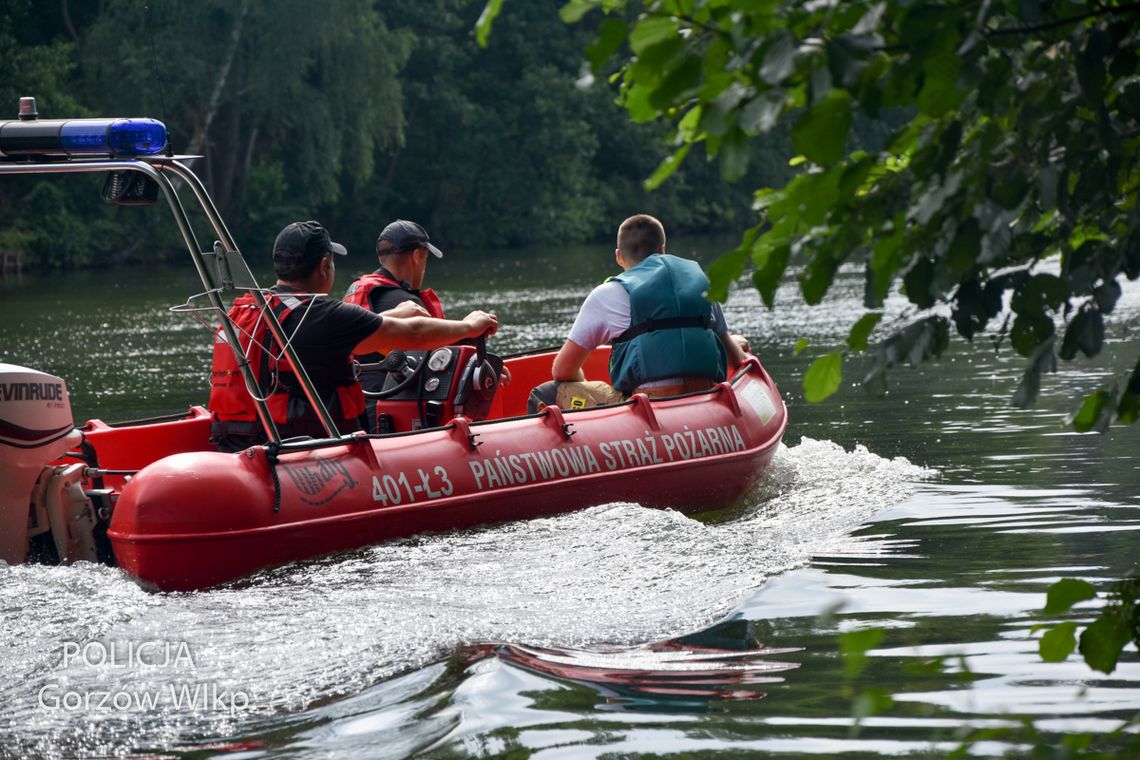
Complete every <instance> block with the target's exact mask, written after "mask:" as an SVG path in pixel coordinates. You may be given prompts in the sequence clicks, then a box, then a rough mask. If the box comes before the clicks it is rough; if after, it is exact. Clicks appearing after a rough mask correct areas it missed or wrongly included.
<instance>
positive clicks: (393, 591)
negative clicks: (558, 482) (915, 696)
mask: <svg viewBox="0 0 1140 760" xmlns="http://www.w3.org/2000/svg"><path fill="white" fill-rule="evenodd" d="M930 474H931V473H930V472H929V471H927V470H923V469H922V468H919V467H915V466H914V465H911V464H910V463H909V462H906V461H905V460H902V459H895V460H886V459H883V458H881V457H878V456H875V455H874V454H872V453H870V452H868V451H867V450H865V449H862V448H857V449H856V450H854V451H845V450H843V449H842V448H841V447H839V446H838V445H836V444H833V443H830V442H824V441H815V440H811V439H803V440H802V441H801V442H800V443H799V444H798V445H796V446H792V447H781V449H780V451H779V452H778V454H777V456H776V458H775V460H774V462H773V464H772V467H771V469H770V471H769V473H768V475H767V476H766V478H765V480H764V482H763V483H762V484H761V485H760V486H759V487H758V489H757V490H756V492H755V493H754V494H753V495H752V496H751V497H750V498H749V499H748V500H747V502H746V504H745V505H743V506H742V507H741V508H740V509H738V510H737V511H736V512H735V513H733V514H722V515H717V516H714V518H713V519H711V520H706V521H699V520H696V519H692V518H689V517H686V516H684V515H681V514H679V513H676V512H672V511H659V510H650V509H644V508H642V507H639V506H637V505H634V504H626V503H617V504H609V505H604V506H600V507H595V508H592V509H588V510H584V511H581V512H577V513H572V514H568V515H562V516H559V517H555V518H549V519H541V520H531V521H525V522H517V523H510V524H504V525H498V526H492V527H488V528H484V529H480V530H469V531H463V532H457V533H451V534H440V535H428V536H416V537H413V538H409V539H404V540H400V541H394V542H390V543H386V544H383V545H379V546H374V547H369V548H366V549H362V550H357V551H354V552H351V553H348V554H341V555H336V556H334V557H329V558H325V559H321V560H317V561H312V562H308V563H302V564H295V565H290V566H288V567H284V568H278V569H275V570H270V571H265V572H262V573H259V574H257V575H256V576H253V577H252V578H248V579H245V580H243V581H241V582H235V583H232V584H229V585H228V586H225V587H222V588H218V589H214V590H211V591H206V592H198V593H192V594H148V593H146V592H143V591H142V590H140V589H139V588H138V586H136V585H135V584H134V583H133V582H131V581H130V580H128V579H127V578H126V577H125V576H124V575H122V574H121V573H119V572H118V571H115V570H110V569H107V568H104V567H97V566H92V565H86V564H83V565H76V566H72V567H33V566H21V567H0V607H2V608H3V609H4V610H5V613H6V614H5V615H4V617H3V621H4V622H3V623H2V624H0V646H2V647H3V651H4V652H6V656H5V657H4V658H3V660H2V661H0V684H2V686H0V746H4V747H8V748H12V749H13V751H16V750H18V751H19V753H20V754H25V755H27V754H35V755H45V756H60V755H63V756H91V755H105V754H113V753H123V752H137V751H142V750H147V749H153V748H156V747H161V748H167V749H169V748H173V747H177V746H179V745H182V744H184V743H186V742H205V741H216V740H219V739H227V738H230V737H233V736H239V735H240V736H250V735H251V734H253V733H256V732H257V731H259V730H268V729H269V727H271V726H272V727H274V728H276V729H280V728H281V727H282V725H283V724H287V723H290V722H296V723H297V724H298V725H299V726H300V725H301V724H304V723H307V722H308V721H310V720H312V719H313V718H314V714H313V712H314V710H317V709H320V708H319V706H320V705H330V704H340V703H343V702H346V701H348V699H349V698H353V695H355V696H356V697H359V696H361V695H363V694H365V693H368V692H370V691H372V690H374V689H376V688H379V687H380V686H381V685H382V684H384V683H388V682H389V681H390V680H391V679H392V677H393V676H396V675H399V674H402V673H408V674H409V676H410V674H411V673H412V672H415V671H417V670H420V669H423V668H425V667H427V666H429V665H431V664H432V663H439V662H440V661H442V660H445V659H447V658H449V657H454V658H458V660H460V661H463V662H466V663H468V664H470V663H473V662H476V661H481V660H485V659H486V658H488V657H491V658H492V659H495V660H497V661H500V662H502V663H506V664H507V665H509V666H510V667H512V668H521V669H523V670H525V671H527V672H530V673H540V674H545V675H547V676H551V677H555V678H562V679H567V680H569V681H573V682H589V683H592V684H595V685H598V684H601V686H600V687H599V688H609V689H613V688H615V687H621V689H624V690H625V691H624V692H623V693H624V694H625V695H626V697H629V698H635V697H637V695H638V694H639V693H640V694H641V696H645V695H646V694H653V695H654V696H655V698H659V697H661V696H662V695H663V694H668V693H672V694H673V696H674V697H676V698H691V697H694V696H701V695H702V694H703V695H704V697H703V698H706V699H707V698H710V697H716V696H718V695H719V696H720V697H724V698H728V697H730V696H731V695H732V694H734V693H739V694H740V695H745V692H747V693H748V694H752V695H755V694H758V693H759V694H761V695H762V693H761V692H757V691H756V690H755V689H753V688H752V687H750V686H748V687H746V688H743V690H742V689H741V684H752V683H759V682H761V681H759V680H757V679H761V678H765V677H767V672H768V671H769V670H773V671H775V670H780V669H783V668H786V667H792V666H794V665H793V664H789V663H787V662H784V661H783V660H784V659H785V658H781V663H780V664H778V665H776V666H771V667H769V666H768V665H756V664H754V663H753V664H748V663H750V662H751V660H750V659H749V658H754V657H755V655H757V654H763V653H764V652H763V651H759V650H750V649H747V647H737V648H738V649H743V650H744V651H745V653H746V655H747V656H744V655H740V654H739V653H738V654H733V655H730V654H725V653H721V654H719V655H717V654H715V653H712V654H711V655H710V656H709V657H706V658H695V659H694V657H693V655H692V654H691V652H690V654H688V655H683V656H682V655H678V654H677V653H678V652H679V651H682V650H683V651H686V652H688V651H689V650H687V649H684V648H683V647H680V648H672V649H670V647H666V646H664V645H658V644H652V642H664V641H668V640H671V639H675V638H676V637H678V636H683V635H684V634H686V633H688V632H691V631H699V630H701V629H707V628H708V627H709V626H710V625H712V624H713V623H715V622H716V621H717V620H722V619H724V618H725V617H726V615H730V613H731V612H732V610H733V609H734V608H735V607H736V606H737V605H739V604H740V602H741V600H742V598H743V597H744V596H745V595H746V594H747V593H748V592H749V590H751V589H755V588H757V587H758V586H760V585H762V584H763V583H764V582H765V580H766V579H767V578H770V577H772V576H773V575H776V574H779V573H783V572H786V571H788V570H790V569H793V568H795V567H799V566H802V565H804V564H806V563H807V562H809V561H810V560H811V558H812V557H813V556H819V555H828V556H832V555H852V554H857V555H875V554H881V553H891V552H895V551H897V547H895V546H891V545H889V544H887V543H885V542H881V540H880V539H876V538H873V537H858V536H854V535H852V534H853V532H854V531H855V530H856V529H857V528H858V527H859V526H860V525H861V524H862V523H863V522H864V521H866V520H867V519H868V518H870V517H871V516H872V515H874V514H875V513H877V512H880V511H882V510H884V509H886V508H888V507H890V506H892V505H893V504H896V503H898V502H899V501H901V500H902V499H904V498H906V497H907V496H908V495H909V494H910V493H911V492H912V491H913V490H914V487H915V485H916V483H917V482H918V481H920V480H922V479H924V478H926V477H928V476H929V475H930ZM714 630H715V629H714ZM485 642H504V643H497V644H493V645H490V644H486V643H485ZM647 642H649V643H647ZM144 644H147V645H148V646H147V647H143V648H142V651H141V652H140V647H142V645H144ZM655 647H656V648H655ZM132 652H133V654H132ZM768 653H771V650H768ZM740 657H745V659H740ZM695 663H696V664H699V666H698V667H697V668H696V669H697V671H701V670H704V671H705V672H704V673H703V675H702V674H699V673H698V675H696V676H694V677H684V676H679V675H678V674H679V672H681V671H685V670H688V669H691V668H692V667H693V666H694V664H695ZM710 663H711V664H710ZM742 666H743V670H742V669H741V667H742ZM433 667H434V666H433ZM615 673H616V675H615ZM662 673H664V674H665V675H664V676H663V675H662ZM741 674H743V676H741ZM407 677H408V676H405V677H404V678H401V679H397V680H399V681H403V680H405V678H407ZM187 689H188V690H187ZM195 689H197V691H195ZM631 689H632V691H630V690H631ZM104 693H106V694H108V695H109V696H108V697H106V698H105V699H104V698H103V697H102V696H101V695H102V694H104ZM72 695H74V696H72ZM92 695H97V696H95V697H92ZM118 695H125V696H121V697H120V696H118ZM630 695H632V696H630ZM45 699H46V703H45ZM76 699H78V700H80V702H83V700H84V699H86V702H85V703H82V704H79V705H77V706H74V702H75V700H76ZM92 699H95V700H96V701H97V702H98V701H99V700H103V701H102V703H101V704H92V701H91V700H92ZM116 699H118V702H116V701H115V700H116ZM140 699H141V700H142V702H143V703H145V702H146V701H147V700H151V703H149V704H145V705H143V707H140ZM68 700H70V701H68ZM120 706H122V709H120ZM7 732H11V734H12V735H9V736H5V733H7Z"/></svg>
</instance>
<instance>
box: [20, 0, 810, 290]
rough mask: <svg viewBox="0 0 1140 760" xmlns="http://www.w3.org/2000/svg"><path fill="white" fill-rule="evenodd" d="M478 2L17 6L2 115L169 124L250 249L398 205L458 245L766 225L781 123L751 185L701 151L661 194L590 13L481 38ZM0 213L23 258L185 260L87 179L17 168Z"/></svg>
mask: <svg viewBox="0 0 1140 760" xmlns="http://www.w3.org/2000/svg"><path fill="white" fill-rule="evenodd" d="M482 7H483V5H482V3H481V2H471V1H469V0H422V1H420V0H391V1H387V2H382V3H374V2H371V1H370V0H332V1H331V2H328V3H320V4H313V3H308V2H303V0H276V1H274V2H270V0H240V1H239V2H227V1H226V0H149V2H147V1H144V0H106V2H101V3H77V2H70V3H69V2H67V1H66V0H65V1H64V2H60V3H38V2H34V0H11V2H8V3H5V4H4V6H3V8H0V70H3V71H4V72H5V76H4V77H3V78H2V79H0V108H3V107H6V108H7V109H8V111H9V113H8V114H7V117H8V118H14V117H15V111H16V102H17V99H18V98H19V97H20V96H23V95H34V96H36V98H37V103H38V107H39V112H40V115H41V118H72V117H77V116H108V115H114V116H153V117H155V118H159V119H162V120H163V121H164V122H165V123H166V124H167V127H168V129H169V131H170V134H171V141H172V144H173V148H174V150H175V151H176V152H179V153H193V154H200V155H203V156H204V158H203V159H202V160H199V161H197V162H195V164H193V167H194V169H195V171H197V172H198V173H199V174H200V176H202V177H203V179H204V180H205V182H206V183H207V186H208V187H209V189H210V191H211V193H212V194H213V196H214V199H215V202H216V203H217V204H218V206H219V208H220V209H221V211H222V213H223V215H224V217H225V218H226V220H227V223H228V224H229V225H230V227H231V230H232V231H233V232H234V234H235V236H236V237H237V239H238V241H239V243H240V244H241V245H242V246H243V247H244V248H245V249H246V250H247V251H249V250H251V249H252V250H254V251H256V250H259V249H260V248H261V247H264V246H266V245H268V243H269V241H271V240H272V238H273V236H274V235H275V234H276V232H277V231H278V230H279V229H280V228H281V227H282V226H283V225H285V224H287V223H288V222H290V221H293V220H296V219H298V218H318V219H320V220H321V221H322V222H324V223H325V224H326V225H327V226H328V227H329V228H330V229H331V230H332V231H333V232H334V235H335V236H336V239H339V240H344V241H345V242H346V243H347V244H349V245H350V246H352V247H354V248H355V249H356V250H370V249H371V247H372V245H373V243H374V241H375V236H376V234H377V232H378V231H379V229H380V228H382V227H383V225H384V224H386V223H387V222H388V221H390V220H391V219H393V218H398V217H405V218H411V219H415V220H417V221H420V222H421V223H423V224H424V225H425V226H426V227H427V228H428V230H429V231H430V232H431V233H432V235H433V239H434V240H438V241H440V242H441V244H444V245H446V246H447V247H450V248H456V247H487V246H504V245H506V246H513V245H524V244H526V245H533V244H549V245H558V244H560V243H566V242H572V241H579V242H580V241H588V240H608V239H609V238H610V237H611V236H612V234H613V230H614V228H615V227H616V224H617V222H618V221H620V219H622V218H624V217H625V216H627V215H629V214H631V213H636V212H640V211H648V212H651V213H655V214H657V215H659V216H660V217H661V218H662V219H663V220H664V221H665V222H666V224H667V225H668V227H669V230H670V232H671V233H701V232H736V233H739V232H740V231H742V230H743V229H745V228H747V227H748V226H750V225H751V224H753V223H754V216H755V214H754V212H753V211H752V210H751V204H752V198H751V193H750V191H749V189H748V188H750V187H752V186H756V185H759V184H771V183H776V182H781V181H783V179H784V178H785V177H786V175H787V159H788V157H789V156H790V148H789V147H788V146H789V142H788V138H787V135H786V134H774V135H773V136H772V137H771V139H770V140H766V141H765V142H764V143H763V144H758V145H756V146H754V148H753V149H752V150H753V152H754V153H755V160H754V161H753V162H752V169H751V171H750V173H749V175H748V177H747V182H744V183H742V184H740V185H726V184H725V183H723V182H722V181H721V179H720V176H719V173H718V170H717V166H716V164H715V163H710V162H698V161H694V162H691V164H690V166H688V167H686V169H685V170H684V172H683V173H681V175H680V176H678V177H677V178H676V180H677V181H674V182H672V183H670V185H669V186H668V187H666V188H663V189H661V190H659V191H657V192H654V193H652V194H650V193H649V192H648V191H646V190H645V189H644V188H643V186H642V182H643V180H644V179H645V178H646V177H647V176H649V174H651V173H652V171H653V169H654V168H655V167H656V166H657V164H658V163H659V162H660V161H661V160H662V159H663V158H664V157H665V156H666V155H668V153H669V147H668V145H667V144H666V143H664V142H663V140H662V137H663V136H664V135H665V133H666V131H667V128H666V127H665V126H663V125H659V124H634V123H631V122H630V121H629V119H628V118H627V117H626V116H625V114H624V112H623V111H622V110H621V109H620V108H618V107H617V106H615V105H614V102H613V101H614V93H613V91H612V90H611V89H610V88H609V87H608V86H606V82H605V74H604V73H602V74H600V75H599V76H598V77H596V78H594V77H592V76H590V77H589V78H588V79H587V80H586V82H590V81H592V86H589V85H587V84H586V83H585V82H583V81H580V80H582V77H583V75H584V74H588V73H589V72H588V71H584V70H583V55H582V48H583V47H584V46H585V45H586V44H587V42H588V41H589V39H590V38H591V37H592V34H593V30H592V28H591V27H590V26H589V24H586V25H579V26H574V27H571V26H567V25H565V24H563V23H562V22H561V21H560V20H559V18H558V16H557V14H556V13H555V12H554V9H552V8H549V7H545V6H544V4H541V3H519V4H518V6H517V7H516V8H514V9H513V10H512V13H511V14H509V15H507V16H504V17H503V18H502V19H500V23H499V25H498V28H497V30H496V34H495V37H494V40H493V41H492V43H491V44H490V45H489V46H487V47H486V48H481V47H479V46H478V45H477V44H476V43H475V39H474V34H473V29H474V26H475V22H476V20H477V18H478V16H479V13H480V11H481V10H482ZM5 104H7V105H6V106H5ZM0 214H2V215H3V218H4V220H5V222H4V224H3V225H2V229H0V250H20V251H22V252H24V261H25V264H26V265H27V266H30V267H33V268H68V267H76V266H103V265H108V264H112V265H113V264H117V263H124V262H140V261H153V260H156V259H163V258H169V257H172V256H177V255H178V252H177V248H178V246H179V240H178V238H177V237H176V232H175V231H174V230H173V229H171V227H170V225H168V224H165V223H164V222H165V216H164V212H163V211H162V210H159V209H154V210H153V213H152V210H149V209H138V208H131V209H112V208H108V207H105V206H104V205H103V204H102V203H101V202H100V201H99V193H98V184H97V180H95V179H92V180H91V181H90V182H86V181H84V182H75V181H74V180H72V181H69V182H60V181H59V180H54V179H53V180H48V179H23V178H21V179H13V180H12V181H7V180H6V181H5V182H4V183H3V185H2V186H0ZM124 225H126V226H128V227H129V228H130V229H131V230H132V232H133V235H132V236H131V240H132V242H131V243H130V244H129V245H128V246H126V247H123V246H122V244H121V243H122V240H123V239H124V236H123V235H122V230H123V226H124ZM112 230H117V233H116V234H112Z"/></svg>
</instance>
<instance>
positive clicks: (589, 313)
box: [568, 280, 728, 351]
mask: <svg viewBox="0 0 1140 760" xmlns="http://www.w3.org/2000/svg"><path fill="white" fill-rule="evenodd" d="M712 318H713V332H715V333H716V334H717V335H723V334H724V333H726V332H728V325H727V323H726V322H725V320H724V311H722V310H721V308H720V304H719V303H716V302H715V301H714V302H713V304H712ZM629 321H630V308H629V292H628V291H626V289H625V288H624V287H622V284H621V283H620V282H618V281H616V280H610V281H609V282H603V283H602V284H601V285H599V286H598V287H596V288H594V289H593V290H592V291H590V295H588V296H586V300H585V301H583V302H582V308H581V309H579V310H578V316H577V317H575V319H574V324H573V326H572V327H571V328H570V335H569V336H568V337H569V338H570V340H572V341H574V342H575V343H577V344H578V345H579V346H581V347H582V348H584V349H586V350H587V351H593V350H594V349H595V348H597V347H598V346H600V345H602V344H603V343H609V342H610V341H612V340H613V339H614V338H616V337H617V336H619V335H621V334H622V333H623V332H625V331H626V330H628V329H629Z"/></svg>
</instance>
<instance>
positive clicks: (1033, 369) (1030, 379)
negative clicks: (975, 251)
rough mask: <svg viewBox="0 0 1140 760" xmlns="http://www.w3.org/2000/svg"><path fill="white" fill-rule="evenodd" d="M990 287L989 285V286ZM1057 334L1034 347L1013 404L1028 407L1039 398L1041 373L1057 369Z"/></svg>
mask: <svg viewBox="0 0 1140 760" xmlns="http://www.w3.org/2000/svg"><path fill="white" fill-rule="evenodd" d="M987 287H988V286H987ZM1056 340H1057V339H1056V336H1052V335H1051V336H1049V338H1047V339H1046V340H1045V341H1044V342H1043V343H1041V345H1039V346H1037V348H1035V349H1033V353H1032V354H1031V355H1030V357H1029V364H1028V366H1027V367H1026V369H1025V374H1024V375H1022V376H1021V382H1020V383H1018V385H1017V390H1016V391H1014V394H1013V405H1014V406H1017V407H1021V408H1025V407H1028V406H1029V405H1031V404H1032V403H1033V402H1034V401H1036V400H1037V393H1038V391H1040V390H1041V373H1043V372H1056V371H1057V357H1056V356H1054V355H1053V346H1054V344H1055V343H1056Z"/></svg>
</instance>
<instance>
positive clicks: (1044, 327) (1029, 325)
mask: <svg viewBox="0 0 1140 760" xmlns="http://www.w3.org/2000/svg"><path fill="white" fill-rule="evenodd" d="M1055 329H1056V328H1055V327H1054V326H1053V320H1052V319H1050V318H1049V317H1047V316H1045V314H1044V313H1043V312H1037V313H1036V314H1031V313H1023V314H1018V315H1017V318H1016V319H1014V320H1013V329H1012V330H1010V332H1009V342H1010V345H1012V346H1013V350H1015V351H1017V353H1019V354H1021V355H1022V356H1030V355H1032V354H1033V352H1034V351H1035V350H1036V349H1037V347H1038V346H1040V345H1042V343H1043V342H1044V341H1045V340H1046V339H1048V338H1050V337H1052V336H1053V333H1054V331H1055Z"/></svg>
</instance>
